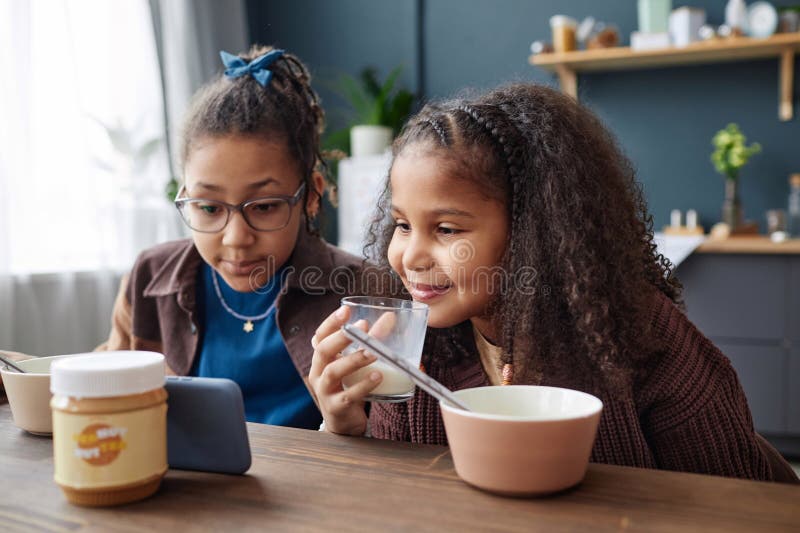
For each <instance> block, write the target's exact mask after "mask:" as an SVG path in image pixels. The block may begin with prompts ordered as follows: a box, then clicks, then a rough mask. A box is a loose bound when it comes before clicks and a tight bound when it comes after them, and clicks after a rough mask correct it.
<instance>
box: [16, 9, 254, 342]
mask: <svg viewBox="0 0 800 533" xmlns="http://www.w3.org/2000/svg"><path fill="white" fill-rule="evenodd" d="M160 3H163V4H164V5H165V6H167V5H168V6H169V8H168V9H164V10H161V12H158V11H154V10H151V8H152V7H153V6H154V5H156V6H157V4H160ZM210 4H213V2H211V1H210V0H208V1H206V0H204V1H198V2H197V3H196V4H195V3H193V2H190V1H189V0H176V1H174V2H173V1H172V0H169V1H164V2H149V1H148V0H114V1H108V0H0V349H8V350H15V351H22V352H25V353H32V354H36V355H52V354H56V353H70V352H77V351H85V350H90V349H92V348H93V347H94V346H95V345H96V344H98V343H99V342H101V341H102V340H103V339H104V338H105V336H106V335H107V333H108V328H109V324H110V311H111V306H112V304H113V299H114V296H115V293H116V289H117V283H118V281H119V278H120V275H121V274H122V273H123V272H125V271H127V270H128V269H129V268H130V266H131V264H132V262H133V260H134V258H135V256H136V254H137V253H138V252H139V251H141V250H142V249H144V248H146V247H149V246H152V245H153V244H155V243H157V242H162V241H166V240H170V239H173V238H179V237H182V236H184V235H185V230H184V229H183V228H182V225H181V223H180V220H179V218H178V217H177V214H176V213H175V209H174V207H173V206H172V205H171V204H170V203H169V202H168V200H167V198H166V196H165V193H164V189H165V186H166V184H167V182H168V181H169V179H170V177H171V176H172V175H173V173H172V170H171V168H170V159H169V156H168V143H167V140H168V138H169V137H168V133H167V128H166V126H167V122H169V126H170V130H171V131H172V132H173V133H174V132H175V131H176V130H177V128H178V126H179V123H180V120H179V119H178V118H177V116H178V114H179V113H181V114H182V113H183V110H184V109H185V104H186V102H187V101H188V97H189V95H190V94H191V92H192V91H193V90H194V89H195V88H196V87H197V86H199V84H200V82H202V81H203V80H202V79H198V75H197V74H196V69H195V70H192V69H191V68H189V66H191V65H199V64H204V63H203V62H204V61H205V62H206V63H205V64H209V65H210V64H211V61H212V60H211V59H210V58H208V57H206V56H208V53H206V52H202V51H201V50H203V47H201V46H199V45H198V43H199V42H201V41H202V42H207V41H208V39H207V38H206V35H205V33H204V32H206V31H208V30H207V28H204V27H198V26H197V25H196V24H193V23H192V22H191V21H192V20H200V19H202V18H203V16H205V18H206V19H207V20H208V21H210V23H211V24H212V25H213V24H216V25H217V26H218V27H222V28H229V27H230V28H237V29H239V30H242V31H241V34H240V35H238V36H237V38H238V39H240V40H241V42H240V44H239V46H238V47H234V49H240V48H242V47H243V46H244V43H245V42H246V41H247V36H246V33H245V32H244V31H243V28H244V17H243V13H244V9H243V8H242V2H241V0H236V2H220V3H219V4H218V5H215V6H213V7H209V5H210ZM226 4H229V6H228V9H227V10H226V11H221V10H222V9H223V7H224V6H225V5H226ZM176 6H180V7H181V8H182V9H183V10H184V11H183V13H184V14H185V15H187V16H186V18H185V19H183V20H176V19H175V18H174V17H178V18H180V17H181V14H180V12H176V13H174V14H173V18H164V17H163V16H162V15H163V13H164V12H165V11H170V12H172V10H175V9H177V7H176ZM230 6H233V7H232V8H231V7H230ZM231 9H233V10H232V11H231ZM209 10H211V11H210V12H212V13H214V15H213V16H212V15H208V12H209ZM201 13H206V15H203V16H201V15H200V14H201ZM188 14H192V17H189V16H188ZM215 17H216V19H215ZM230 20H233V21H234V23H229V22H226V21H230ZM165 22H166V24H165ZM154 23H155V24H154ZM181 25H183V27H180V26H181ZM236 31H238V30H236ZM211 33H212V34H213V33H214V32H211ZM229 41H230V39H229ZM178 43H180V44H178ZM192 43H194V44H192ZM164 50H171V52H170V53H171V54H172V55H171V56H170V57H171V59H169V60H168V61H164V60H166V59H168V58H167V56H165V55H164V54H163V52H164ZM159 52H162V53H161V54H159ZM181 54H185V55H183V56H182V55H181ZM182 58H183V60H184V61H182V60H181V59H182ZM159 59H161V60H162V61H161V62H160V61H159ZM162 73H163V74H164V77H165V78H166V80H165V81H166V86H165V85H162ZM208 74H209V73H207V72H205V71H204V72H202V74H201V75H202V76H205V77H208ZM187 79H189V80H190V81H186V80H187ZM176 87H182V88H181V89H180V90H179V91H178V93H179V94H182V95H183V96H174V95H173V93H175V88H176ZM165 94H167V95H168V98H167V101H168V102H169V106H168V109H167V111H166V112H165V104H164V100H165ZM170 95H172V96H170ZM168 116H169V117H172V116H174V117H176V118H175V119H174V120H169V121H168V120H167V119H166V118H165V117H168Z"/></svg>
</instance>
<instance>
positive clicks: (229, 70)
mask: <svg viewBox="0 0 800 533" xmlns="http://www.w3.org/2000/svg"><path fill="white" fill-rule="evenodd" d="M283 53H284V50H270V51H269V52H267V53H266V54H264V55H263V56H258V57H257V58H255V59H254V60H252V61H251V62H249V63H247V62H245V60H244V59H242V58H241V57H239V56H235V55H233V54H229V53H228V52H225V51H224V50H220V52H219V57H221V58H222V64H223V65H225V76H226V77H228V78H231V79H233V78H238V77H240V76H247V75H248V74H250V75H251V76H253V78H255V80H256V81H257V82H258V83H260V84H261V86H262V87H266V86H267V84H269V80H271V79H272V71H271V70H269V69H268V68H267V67H268V66H270V65H271V64H272V63H273V62H274V61H275V60H276V59H278V58H279V57H281V56H282V55H283Z"/></svg>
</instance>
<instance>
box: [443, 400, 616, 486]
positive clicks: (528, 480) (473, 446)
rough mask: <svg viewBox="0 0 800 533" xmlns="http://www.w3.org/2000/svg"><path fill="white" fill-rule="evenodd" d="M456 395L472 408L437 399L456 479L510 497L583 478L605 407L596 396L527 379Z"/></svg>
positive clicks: (567, 483) (572, 482) (574, 482)
mask: <svg viewBox="0 0 800 533" xmlns="http://www.w3.org/2000/svg"><path fill="white" fill-rule="evenodd" d="M454 394H455V395H456V396H457V397H458V398H459V399H461V400H463V401H464V402H465V403H466V404H467V405H468V406H469V407H470V408H471V409H472V411H471V412H468V411H464V410H461V409H458V408H455V407H451V406H449V405H445V404H443V403H441V402H440V403H439V407H440V409H441V411H442V417H443V419H444V426H445V431H446V432H447V439H448V441H449V442H450V452H451V453H452V454H453V462H454V463H455V468H456V473H457V474H458V475H459V477H460V478H461V479H463V480H464V481H466V482H467V483H469V484H470V485H474V486H476V487H478V488H480V489H484V490H487V491H490V492H495V493H499V494H504V495H513V496H531V495H543V494H549V493H553V492H558V491H560V490H564V489H567V488H569V487H571V486H573V485H576V484H578V483H580V482H581V480H582V479H583V477H584V475H585V474H586V468H587V466H588V464H589V456H590V455H591V452H592V446H593V445H594V439H595V436H596V434H597V425H598V423H599V421H600V412H601V411H602V409H603V402H601V401H600V400H599V399H598V398H596V397H594V396H592V395H591V394H586V393H585V392H579V391H575V390H570V389H560V388H556V387H539V386H529V385H509V386H500V387H478V388H474V389H464V390H460V391H456V392H454Z"/></svg>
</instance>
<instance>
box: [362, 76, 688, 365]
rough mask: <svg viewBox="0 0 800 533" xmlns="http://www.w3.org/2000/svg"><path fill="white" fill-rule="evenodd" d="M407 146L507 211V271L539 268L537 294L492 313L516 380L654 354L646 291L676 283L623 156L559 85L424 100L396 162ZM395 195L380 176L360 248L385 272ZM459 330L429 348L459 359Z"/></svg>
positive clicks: (669, 289)
mask: <svg viewBox="0 0 800 533" xmlns="http://www.w3.org/2000/svg"><path fill="white" fill-rule="evenodd" d="M412 146H413V149H414V150H415V151H417V150H423V151H426V152H427V153H430V154H433V155H435V156H436V157H441V158H444V160H445V161H446V162H447V164H448V165H450V167H449V168H454V169H455V170H457V172H456V173H454V174H457V175H459V176H464V177H465V179H470V180H472V181H473V182H474V183H477V184H479V186H480V187H482V188H484V191H485V192H486V194H487V195H489V196H490V197H493V198H497V199H500V200H502V201H504V203H505V205H506V206H507V213H508V220H509V228H510V229H509V235H508V239H507V244H506V249H505V254H504V257H503V259H502V264H501V266H502V267H503V271H504V272H505V273H506V275H509V276H512V277H513V276H514V273H517V272H520V271H522V270H527V271H529V272H530V271H531V269H533V271H534V272H535V273H536V279H535V282H536V283H535V289H534V290H533V291H532V292H533V294H531V293H530V292H523V291H518V290H517V291H515V290H511V291H510V292H508V293H507V294H504V295H503V297H502V298H500V297H496V298H494V301H493V303H492V304H491V308H490V313H491V315H492V316H493V317H494V319H495V320H496V322H497V324H498V325H499V329H498V331H499V333H500V338H499V339H496V341H499V343H500V345H501V347H502V350H503V361H502V362H503V363H508V362H513V363H514V367H515V370H516V372H515V375H516V379H515V381H521V380H522V379H528V380H531V379H534V380H536V376H539V377H541V375H542V372H543V371H544V370H545V369H546V368H562V369H563V368H568V369H569V372H570V373H574V372H582V371H586V372H587V374H586V375H587V376H592V375H593V376H598V375H599V376H602V378H601V379H603V380H606V379H611V380H612V381H613V380H616V379H618V378H622V379H626V378H627V377H629V376H630V373H631V372H633V371H635V370H636V368H637V366H638V365H637V361H642V360H644V359H646V357H647V355H648V354H650V353H652V352H653V351H654V350H655V349H657V348H658V347H657V346H655V345H654V343H653V340H652V337H649V336H648V330H649V329H650V320H651V311H652V307H653V297H654V294H655V292H656V291H661V292H663V293H664V294H665V295H667V296H668V297H669V298H670V299H671V300H672V301H673V302H676V303H678V304H680V292H681V286H680V284H679V283H678V281H677V280H676V279H675V278H674V277H673V275H672V265H671V264H670V262H669V261H668V260H667V259H666V258H664V256H663V255H661V254H658V252H657V251H656V247H655V245H654V243H653V220H652V217H651V216H650V215H649V214H648V213H647V206H646V203H645V200H644V197H643V193H642V190H641V187H640V185H639V184H638V183H637V182H636V180H635V172H634V170H633V168H632V165H631V163H630V162H629V160H628V159H627V158H626V157H625V156H624V154H623V153H622V151H621V149H620V148H619V147H618V145H617V143H616V141H615V139H614V138H613V136H612V135H611V133H610V132H609V131H608V130H607V129H606V128H605V127H604V126H603V124H602V123H601V121H600V120H599V119H598V118H597V117H596V116H595V115H594V114H593V113H592V112H590V111H589V110H587V109H586V108H585V107H583V106H581V105H580V104H578V103H577V102H576V101H575V100H573V99H572V98H570V97H568V96H566V95H564V94H562V93H559V92H557V91H555V90H553V89H550V88H547V87H544V86H540V85H533V84H525V83H518V84H512V85H508V86H504V87H500V88H498V89H495V90H493V91H490V92H489V93H487V94H485V95H482V96H478V97H472V98H457V99H453V100H448V101H444V102H440V103H435V104H429V105H426V106H425V108H424V109H423V110H422V111H421V112H420V113H419V114H418V115H416V116H415V117H414V118H412V119H411V120H410V121H409V123H408V124H406V126H405V128H404V129H403V131H402V132H401V134H400V136H399V137H398V138H397V139H396V141H395V142H394V146H393V153H394V156H395V158H397V157H398V156H400V155H401V154H403V153H404V152H405V151H407V150H409V149H411V147H412ZM453 165H455V167H454V166H453ZM390 194H391V190H390V188H389V186H388V183H387V187H386V190H385V193H384V195H383V197H382V199H381V201H380V203H379V207H378V211H377V213H376V216H375V218H374V220H373V222H372V224H371V227H370V237H371V238H370V239H368V244H367V246H366V247H365V253H367V255H368V256H369V257H370V258H371V259H372V260H373V261H376V262H378V263H379V264H380V266H381V267H382V268H389V265H388V260H387V249H388V245H389V242H390V241H391V238H392V234H393V229H394V228H393V221H392V220H391V217H390V216H389V213H388V206H389V205H390V203H391V199H390ZM510 286H513V284H512V285H510ZM464 327H465V325H463V324H462V325H460V326H459V327H456V328H448V329H449V330H450V331H449V332H448V331H439V332H435V331H432V332H431V334H429V337H430V339H429V342H428V344H427V346H426V350H430V352H428V351H426V353H428V354H429V355H430V356H431V357H433V360H434V361H436V360H440V361H443V362H454V360H455V359H457V358H459V357H463V354H464V352H465V350H464V349H463V346H458V345H456V346H454V343H453V341H455V340H457V339H458V338H459V336H458V335H456V334H455V332H457V331H460V330H461V331H462V332H463V328H464ZM461 338H463V337H461ZM556 361H557V362H558V363H557V364H552V363H555V362H556ZM597 370H599V372H596V371H597ZM588 379H593V378H588Z"/></svg>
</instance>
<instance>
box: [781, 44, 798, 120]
mask: <svg viewBox="0 0 800 533" xmlns="http://www.w3.org/2000/svg"><path fill="white" fill-rule="evenodd" d="M793 86H794V49H793V48H786V49H784V50H783V51H782V52H781V66H780V103H779V104H778V118H780V119H781V120H782V121H784V122H785V121H787V120H792V116H793V115H794V105H793V96H794V95H793Z"/></svg>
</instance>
